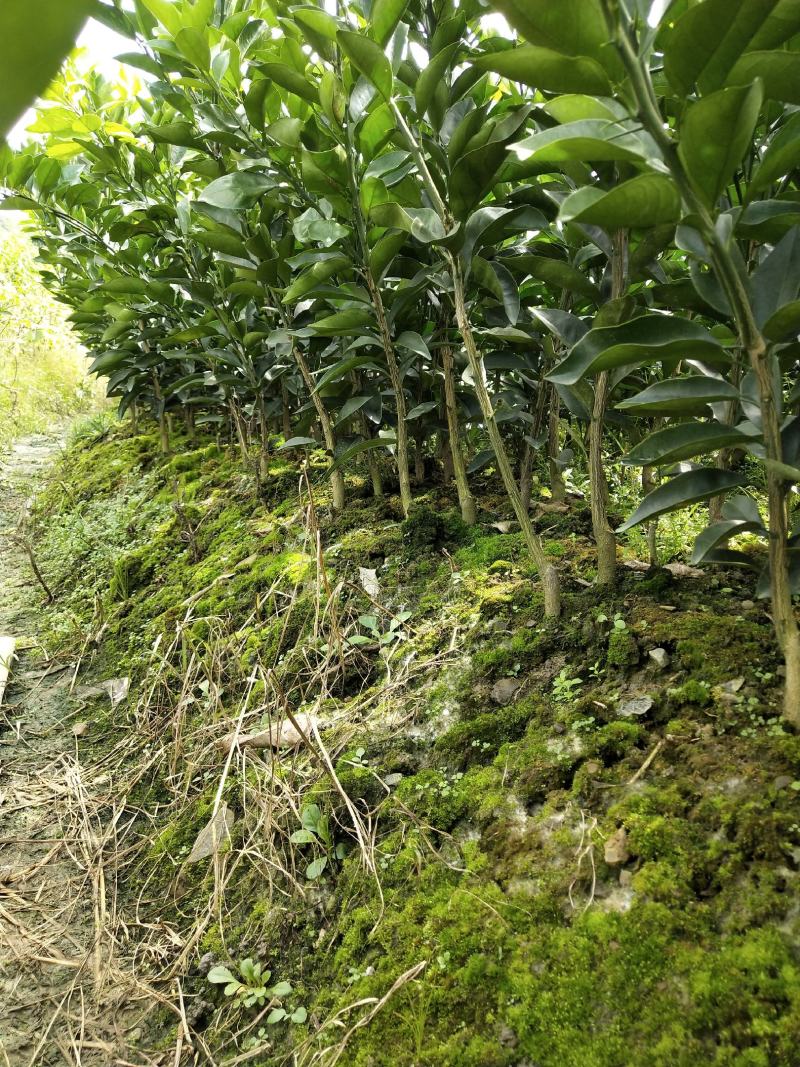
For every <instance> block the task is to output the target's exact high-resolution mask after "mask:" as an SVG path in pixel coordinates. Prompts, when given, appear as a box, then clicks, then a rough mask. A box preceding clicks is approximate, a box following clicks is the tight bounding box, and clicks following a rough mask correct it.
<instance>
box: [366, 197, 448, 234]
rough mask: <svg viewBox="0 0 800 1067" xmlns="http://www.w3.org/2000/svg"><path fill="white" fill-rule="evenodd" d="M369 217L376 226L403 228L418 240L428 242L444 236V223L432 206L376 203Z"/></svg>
mask: <svg viewBox="0 0 800 1067" xmlns="http://www.w3.org/2000/svg"><path fill="white" fill-rule="evenodd" d="M370 217H371V219H372V221H373V222H375V223H376V224H377V225H378V226H386V227H387V228H389V229H394V230H404V231H405V232H406V233H410V234H411V235H412V237H416V239H417V240H418V241H422V242H424V243H426V244H430V243H431V242H433V241H442V240H444V238H445V237H446V234H445V229H444V224H443V223H442V220H441V219H440V218H439V215H438V214H437V212H435V211H434V210H433V208H411V207H401V206H400V204H378V205H376V206H375V207H374V208H372V210H371V212H370Z"/></svg>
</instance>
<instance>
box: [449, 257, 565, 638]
mask: <svg viewBox="0 0 800 1067" xmlns="http://www.w3.org/2000/svg"><path fill="white" fill-rule="evenodd" d="M450 264H451V270H452V274H453V289H454V295H455V304H456V319H457V321H458V327H459V330H460V331H461V336H462V337H463V339H464V345H465V347H466V350H467V358H468V359H469V365H470V370H471V371H472V377H473V378H474V380H475V392H476V393H477V396H478V403H479V404H480V408H481V413H482V415H483V421H484V423H485V425H486V430H487V433H488V434H489V440H490V441H491V443H492V448H493V449H494V455H495V462H496V463H497V468H498V470H499V471H500V476H501V478H502V479H503V484H504V486H505V489H506V493H508V497H509V500H510V501H511V506H512V507H513V509H514V514H515V515H516V517H517V521H518V522H519V524H520V528H521V530H522V534H523V536H524V538H525V543H526V545H527V547H528V551H529V552H530V554H531V557H532V558H533V560H534V562H535V564H536V566H537V568H538V570H539V575H540V577H541V581H542V588H543V590H544V610H545V615H548V616H551V617H552V616H557V615H559V614H560V613H561V591H560V583H559V578H558V572H557V571H556V569H555V567H554V566H553V565H552V563H550V561H549V560H548V558H547V556H546V555H545V552H544V548H543V547H542V542H541V540H540V538H539V536H538V534H537V533H536V531H535V530H534V528H533V523H532V522H531V520H530V516H529V515H528V512H527V511H526V510H525V508H524V507H523V505H522V497H521V496H520V493H519V487H518V485H517V480H516V478H515V477H514V472H513V470H512V469H511V464H510V462H509V459H508V453H507V452H506V448H505V445H504V444H503V438H502V436H501V434H500V428H499V426H498V425H497V420H496V419H495V415H494V407H493V406H492V399H491V397H490V395H489V391H488V389H487V388H486V368H485V367H484V365H483V359H482V358H481V355H480V352H479V351H478V347H477V345H476V344H475V338H474V336H473V333H472V327H471V326H470V322H469V317H468V315H467V305H466V300H465V296H464V278H463V275H462V273H461V265H460V264H459V262H458V260H457V259H456V258H455V256H453V255H451V256H450Z"/></svg>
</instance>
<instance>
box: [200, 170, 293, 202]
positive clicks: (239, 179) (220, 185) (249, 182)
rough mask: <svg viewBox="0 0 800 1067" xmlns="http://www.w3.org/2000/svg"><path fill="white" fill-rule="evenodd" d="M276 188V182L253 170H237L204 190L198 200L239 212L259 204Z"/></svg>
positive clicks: (218, 179)
mask: <svg viewBox="0 0 800 1067" xmlns="http://www.w3.org/2000/svg"><path fill="white" fill-rule="evenodd" d="M274 188H275V180H274V179H273V178H268V177H266V175H263V174H256V173H255V172H254V171H252V170H237V171H234V172H233V173H232V174H225V175H223V177H221V178H217V179H216V180H215V181H213V182H211V183H210V184H209V185H207V186H206V187H205V189H203V191H202V192H201V193H200V195H199V196H198V198H197V199H198V200H200V201H202V203H204V204H211V206H212V207H219V208H224V209H226V210H228V211H239V210H242V209H244V208H249V207H252V206H253V205H254V204H256V203H258V201H259V200H260V199H261V197H262V196H263V194H264V193H266V192H267V191H268V190H270V189H274Z"/></svg>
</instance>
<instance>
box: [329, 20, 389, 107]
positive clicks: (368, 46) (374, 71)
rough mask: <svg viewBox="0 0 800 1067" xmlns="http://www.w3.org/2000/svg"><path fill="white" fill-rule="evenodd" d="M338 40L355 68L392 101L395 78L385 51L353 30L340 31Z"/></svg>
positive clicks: (384, 96) (383, 95)
mask: <svg viewBox="0 0 800 1067" xmlns="http://www.w3.org/2000/svg"><path fill="white" fill-rule="evenodd" d="M337 40H338V41H339V45H340V47H341V49H342V51H343V52H344V54H345V55H346V56H347V58H348V59H349V60H350V62H351V63H352V64H353V66H354V67H355V68H356V69H357V70H359V71H361V73H362V74H363V75H364V77H365V78H367V79H368V80H369V81H370V82H372V84H373V85H374V86H375V88H376V89H377V90H378V92H379V93H380V94H381V96H382V97H383V98H384V99H385V100H389V99H391V96H392V89H393V86H394V77H393V75H392V65H391V63H390V62H389V60H388V58H387V56H386V55H385V53H384V51H383V49H382V48H381V47H380V46H379V45H377V44H376V43H375V42H374V41H371V40H370V39H369V37H365V36H364V34H362V33H353V32H352V31H351V30H340V31H339V33H338V34H337Z"/></svg>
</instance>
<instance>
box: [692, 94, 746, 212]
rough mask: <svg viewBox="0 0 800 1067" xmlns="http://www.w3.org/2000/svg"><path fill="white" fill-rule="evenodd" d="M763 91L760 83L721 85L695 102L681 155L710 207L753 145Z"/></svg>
mask: <svg viewBox="0 0 800 1067" xmlns="http://www.w3.org/2000/svg"><path fill="white" fill-rule="evenodd" d="M762 99H763V93H762V88H761V84H760V83H756V84H755V85H750V86H748V87H747V88H732V89H720V90H719V91H718V92H716V93H711V95H710V96H704V97H703V98H702V100H698V102H697V103H696V104H692V105H691V106H690V107H689V109H688V111H687V113H686V116H685V118H684V120H683V122H682V124H681V132H680V143H679V145H678V155H679V156H680V159H681V161H682V162H683V165H684V166H685V168H686V171H687V173H688V175H689V178H690V179H691V181H692V184H693V185H694V187H695V189H697V191H698V192H699V193H700V195H701V196H702V198H703V200H704V201H705V203H706V206H707V207H713V206H714V205H715V204H716V202H717V200H718V199H719V198H720V196H721V195H722V193H723V191H724V190H725V188H726V187H727V185H728V183H729V182H730V181H731V179H732V177H733V174H734V172H735V170H736V168H737V167H738V166H739V164H740V163H741V161H742V157H743V156H744V154H745V153H746V152H747V150H748V149H749V147H750V144H751V141H752V137H753V131H754V129H755V127H756V122H757V121H758V116H759V112H760V111H761V103H762Z"/></svg>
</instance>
